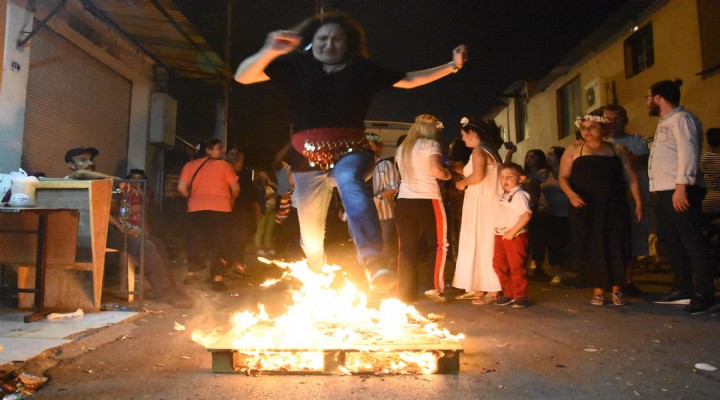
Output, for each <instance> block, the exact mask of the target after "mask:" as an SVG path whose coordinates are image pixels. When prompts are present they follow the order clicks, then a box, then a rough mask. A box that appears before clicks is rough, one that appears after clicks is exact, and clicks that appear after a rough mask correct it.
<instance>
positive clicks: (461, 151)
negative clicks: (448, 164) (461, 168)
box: [448, 137, 472, 163]
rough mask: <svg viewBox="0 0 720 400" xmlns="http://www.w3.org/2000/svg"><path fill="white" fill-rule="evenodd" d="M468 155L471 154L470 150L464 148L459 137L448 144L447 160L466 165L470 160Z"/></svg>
mask: <svg viewBox="0 0 720 400" xmlns="http://www.w3.org/2000/svg"><path fill="white" fill-rule="evenodd" d="M470 154H472V149H471V148H469V147H467V146H465V143H464V142H463V141H462V138H461V137H457V138H455V140H453V141H452V143H450V154H448V158H449V159H451V160H452V161H460V162H463V163H467V162H468V160H470Z"/></svg>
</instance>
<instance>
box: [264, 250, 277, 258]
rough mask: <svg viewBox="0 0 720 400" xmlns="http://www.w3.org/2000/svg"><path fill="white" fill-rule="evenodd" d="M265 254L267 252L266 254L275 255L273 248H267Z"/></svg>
mask: <svg viewBox="0 0 720 400" xmlns="http://www.w3.org/2000/svg"><path fill="white" fill-rule="evenodd" d="M265 254H267V255H268V256H270V257H272V256H274V255H275V250H268V251H266V252H265Z"/></svg>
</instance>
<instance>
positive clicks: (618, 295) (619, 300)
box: [612, 292, 627, 306]
mask: <svg viewBox="0 0 720 400" xmlns="http://www.w3.org/2000/svg"><path fill="white" fill-rule="evenodd" d="M612 301H613V304H614V305H616V306H625V305H627V302H626V301H625V295H624V294H622V292H614V293H613V294H612Z"/></svg>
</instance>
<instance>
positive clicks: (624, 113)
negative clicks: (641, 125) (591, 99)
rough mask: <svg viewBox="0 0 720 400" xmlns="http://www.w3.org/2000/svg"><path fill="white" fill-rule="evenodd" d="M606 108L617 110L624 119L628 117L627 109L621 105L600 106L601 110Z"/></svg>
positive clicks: (612, 110) (611, 110)
mask: <svg viewBox="0 0 720 400" xmlns="http://www.w3.org/2000/svg"><path fill="white" fill-rule="evenodd" d="M606 110H607V111H610V112H619V113H621V114H622V115H623V117H624V118H625V119H628V116H627V110H626V109H625V107H623V106H619V105H617V104H608V105H606V106H604V107H603V108H602V111H606Z"/></svg>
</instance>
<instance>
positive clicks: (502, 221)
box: [493, 163, 532, 308]
mask: <svg viewBox="0 0 720 400" xmlns="http://www.w3.org/2000/svg"><path fill="white" fill-rule="evenodd" d="M524 180H525V175H523V169H522V167H521V166H519V165H518V164H515V163H510V164H505V165H503V166H502V167H501V168H500V185H501V186H502V188H503V194H502V196H500V202H499V204H498V213H497V220H496V221H495V254H494V256H493V268H494V269H495V273H496V274H497V276H498V278H499V279H500V285H501V286H502V291H503V295H502V296H501V297H499V298H498V299H497V303H496V304H497V305H499V306H507V305H510V304H512V306H513V307H518V308H519V307H527V306H529V305H530V303H529V302H528V288H527V287H528V284H527V273H526V271H525V262H526V261H527V255H528V254H527V244H528V235H527V225H528V222H530V218H531V216H532V211H531V209H530V194H528V192H526V191H524V190H522V189H521V188H520V184H521V183H522V182H523V181H524Z"/></svg>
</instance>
